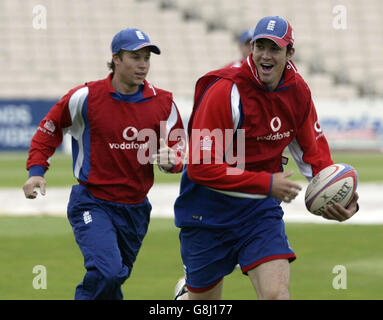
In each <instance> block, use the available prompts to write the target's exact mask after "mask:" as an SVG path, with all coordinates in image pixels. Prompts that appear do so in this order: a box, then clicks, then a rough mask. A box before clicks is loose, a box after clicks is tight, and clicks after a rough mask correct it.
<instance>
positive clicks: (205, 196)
mask: <svg viewBox="0 0 383 320" xmlns="http://www.w3.org/2000/svg"><path fill="white" fill-rule="evenodd" d="M251 43H252V53H251V54H250V55H249V56H248V58H247V59H246V61H244V63H243V64H242V66H241V67H240V68H230V69H228V68H224V69H220V70H216V71H212V72H210V73H208V74H206V75H205V76H203V77H202V78H200V79H199V80H198V82H197V84H196V90H195V96H194V108H193V112H192V115H191V117H190V120H189V127H188V133H189V137H190V147H189V159H188V165H187V168H186V169H185V172H184V174H183V176H182V181H181V190H180V195H179V197H178V198H177V200H176V203H175V206H174V209H175V224H176V226H177V227H179V228H181V230H180V241H181V256H182V259H183V264H184V270H185V278H186V286H185V285H184V286H182V285H183V284H184V281H185V280H182V279H181V281H180V282H179V283H178V285H177V287H176V298H177V296H178V298H180V299H202V300H204V299H220V298H221V295H222V286H223V278H224V277H225V276H226V275H228V274H230V273H231V272H232V271H233V270H234V268H235V266H236V265H237V264H239V265H240V267H241V269H242V272H243V273H244V274H247V275H248V276H249V278H250V280H251V282H252V284H253V285H254V288H255V290H256V292H257V294H258V297H259V298H261V299H288V298H289V278H290V276H289V272H290V271H289V262H291V261H293V260H294V259H295V258H296V256H295V253H294V252H293V250H292V248H291V247H290V245H289V242H288V239H287V236H286V234H285V228H284V222H283V219H282V218H283V211H282V208H281V206H280V204H281V202H282V201H285V202H290V201H291V200H293V199H294V198H295V197H296V196H297V194H298V192H299V190H301V187H300V186H299V185H298V184H296V183H293V182H291V181H290V180H289V179H288V177H289V176H291V174H292V172H288V173H285V172H283V169H282V164H283V162H285V160H286V159H285V158H284V157H283V156H282V153H283V151H284V150H285V148H286V147H288V148H289V149H290V152H291V154H292V156H293V157H294V159H295V161H296V162H297V164H298V167H299V169H300V171H301V173H302V174H303V175H304V176H305V177H307V179H311V178H312V177H313V176H314V175H315V174H316V173H318V172H319V171H320V170H321V169H323V168H325V167H327V166H329V165H331V164H332V163H333V161H332V159H331V155H330V151H329V147H328V144H327V141H326V138H325V136H324V135H323V132H322V130H321V128H320V126H319V123H318V118H317V113H316V110H315V107H314V103H313V101H312V98H311V93H310V89H309V88H308V86H307V84H306V83H305V81H304V80H303V79H302V77H301V76H300V75H299V73H298V72H297V70H296V67H295V66H294V64H293V63H292V62H291V61H290V59H291V58H292V56H293V54H294V51H295V49H294V48H293V44H294V37H293V31H292V28H291V26H290V24H289V23H288V22H287V21H286V20H285V19H283V18H280V17H265V18H263V19H261V20H260V21H259V23H258V24H257V26H256V28H255V31H254V34H253V37H252V41H251ZM227 132H229V133H231V135H230V134H229V135H228V134H227ZM240 137H242V138H243V140H241V139H240ZM243 146H245V148H242V149H243V152H240V151H239V150H240V149H241V147H243ZM236 152H237V154H235V153H236ZM241 153H243V154H241ZM233 155H234V156H235V157H233ZM233 159H234V160H235V159H237V161H236V162H233V161H232V160H233ZM229 160H230V161H229ZM357 199H358V195H357V194H355V195H354V198H353V201H352V202H351V204H350V205H349V206H348V208H343V207H342V206H340V205H339V204H336V205H335V206H334V207H328V208H327V209H326V212H325V214H323V216H324V217H325V218H327V219H335V220H339V221H343V220H346V219H348V218H349V217H351V216H352V215H353V214H354V213H355V212H356V211H357ZM178 289H179V290H178ZM185 289H187V290H186V291H187V292H186V293H185Z"/></svg>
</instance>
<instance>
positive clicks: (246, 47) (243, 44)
mask: <svg viewBox="0 0 383 320" xmlns="http://www.w3.org/2000/svg"><path fill="white" fill-rule="evenodd" d="M253 32H254V29H253V28H250V29H246V30H244V31H242V32H241V34H240V35H239V37H238V48H239V52H240V54H241V58H240V59H239V60H237V61H233V62H231V63H229V64H228V65H227V66H226V68H239V67H240V66H241V65H242V63H243V61H245V60H246V58H247V56H248V55H249V54H250V52H251V44H250V40H251V37H252V36H253Z"/></svg>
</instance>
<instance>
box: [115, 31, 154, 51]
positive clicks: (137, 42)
mask: <svg viewBox="0 0 383 320" xmlns="http://www.w3.org/2000/svg"><path fill="white" fill-rule="evenodd" d="M146 47H148V48H149V49H150V51H152V52H153V53H155V54H160V53H161V51H160V48H158V47H157V46H156V45H154V44H153V43H151V42H150V39H149V37H148V35H147V34H146V33H144V32H143V31H141V30H138V29H135V28H128V29H124V30H121V31H120V32H118V33H117V34H116V35H115V36H114V38H113V40H112V44H111V49H112V53H113V54H115V53H119V52H120V51H121V50H127V51H136V50H139V49H142V48H146Z"/></svg>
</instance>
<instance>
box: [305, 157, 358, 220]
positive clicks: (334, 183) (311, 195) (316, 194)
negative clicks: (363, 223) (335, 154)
mask: <svg viewBox="0 0 383 320" xmlns="http://www.w3.org/2000/svg"><path fill="white" fill-rule="evenodd" d="M357 185H358V173H357V172H356V170H355V169H354V168H353V167H351V166H350V165H348V164H344V163H338V164H333V165H331V166H328V167H327V168H324V169H323V170H321V171H320V172H319V173H318V174H317V175H316V176H315V177H314V178H313V179H312V180H311V182H310V183H309V185H308V187H307V189H306V194H305V203H306V208H307V209H308V210H309V211H310V212H311V213H313V214H316V215H321V214H322V213H323V212H324V209H325V208H326V207H327V206H329V205H331V204H334V203H335V202H337V203H339V204H341V205H342V206H344V207H347V206H348V204H349V203H350V201H351V199H352V196H353V194H354V192H355V190H356V187H357Z"/></svg>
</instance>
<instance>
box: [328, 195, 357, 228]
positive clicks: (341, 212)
mask: <svg viewBox="0 0 383 320" xmlns="http://www.w3.org/2000/svg"><path fill="white" fill-rule="evenodd" d="M358 199H359V195H358V193H357V192H355V193H354V196H353V198H352V200H351V202H350V204H349V205H348V207H347V208H345V207H343V206H341V205H340V204H339V203H334V204H333V205H331V206H328V207H326V208H325V209H324V213H323V214H322V217H323V218H325V219H329V220H336V221H340V222H342V221H346V220H347V219H350V218H351V217H352V216H353V215H354V214H355V213H356V212H357V211H358V205H357V203H358Z"/></svg>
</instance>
